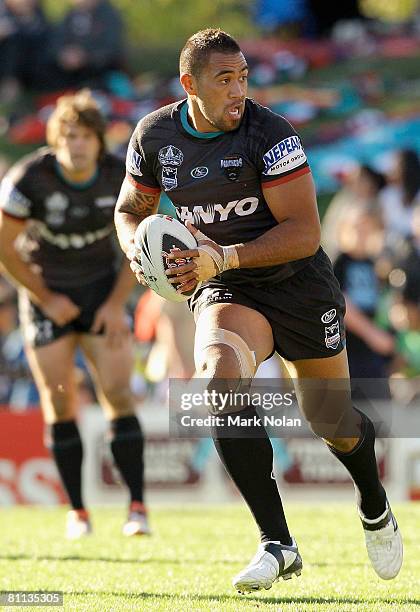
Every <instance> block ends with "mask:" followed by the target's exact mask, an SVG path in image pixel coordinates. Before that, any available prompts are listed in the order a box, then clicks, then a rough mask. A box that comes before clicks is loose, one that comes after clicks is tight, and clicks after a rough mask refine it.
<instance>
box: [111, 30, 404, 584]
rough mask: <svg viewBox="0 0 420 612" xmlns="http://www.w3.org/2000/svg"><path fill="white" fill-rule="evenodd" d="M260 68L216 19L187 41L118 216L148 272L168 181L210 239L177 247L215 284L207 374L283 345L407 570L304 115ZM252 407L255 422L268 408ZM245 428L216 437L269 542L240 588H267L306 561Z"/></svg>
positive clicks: (185, 284)
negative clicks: (354, 394)
mask: <svg viewBox="0 0 420 612" xmlns="http://www.w3.org/2000/svg"><path fill="white" fill-rule="evenodd" d="M247 75H248V67H247V63H246V60H245V57H244V55H243V54H242V52H241V49H240V48H239V46H238V44H237V43H236V42H235V40H233V39H232V38H231V36H229V35H228V34H226V33H225V32H223V31H220V30H214V29H208V30H204V31H200V32H197V33H196V34H194V35H193V36H192V37H191V38H190V39H189V40H188V41H187V43H186V44H185V46H184V48H183V49H182V51H181V56H180V80H181V84H182V86H183V88H184V90H185V92H186V94H187V100H182V101H181V102H177V103H175V104H171V105H168V106H166V107H164V108H161V109H159V110H157V111H155V112H153V113H151V114H149V115H147V116H146V117H145V118H143V119H142V120H141V121H140V122H139V124H138V126H137V127H136V129H135V131H134V133H133V136H132V138H131V141H130V144H129V149H128V153H127V164H126V166H127V175H126V179H125V180H124V183H123V186H122V189H121V193H120V196H119V199H118V202H117V206H116V213H115V220H116V226H117V232H118V236H119V240H120V243H121V247H122V249H123V250H124V252H125V253H126V255H127V257H128V258H129V259H130V260H131V267H132V269H133V270H134V271H135V272H136V275H137V278H138V280H139V281H140V282H144V277H143V275H142V270H141V267H140V266H139V263H138V261H137V260H136V252H135V249H134V247H133V236H134V233H135V230H136V228H137V226H138V224H139V223H140V221H142V220H143V219H144V218H146V217H147V216H148V215H150V214H154V213H156V211H157V207H158V202H159V194H160V192H161V190H165V191H167V192H170V197H171V200H172V202H173V203H174V205H175V207H176V209H177V215H178V218H179V219H180V220H181V221H183V222H185V223H186V224H187V226H188V228H189V229H190V231H191V232H192V233H193V234H194V235H195V237H196V239H197V241H198V249H194V250H190V251H184V252H181V253H177V254H175V253H173V254H172V257H173V258H174V259H175V258H177V257H179V258H180V257H192V262H191V263H187V264H185V265H184V266H181V267H178V268H177V269H176V270H175V272H174V274H176V275H177V276H176V277H175V276H172V279H171V280H172V282H177V283H179V282H181V286H180V287H179V288H178V291H181V292H187V291H190V290H191V289H193V288H194V287H195V286H196V285H197V283H198V281H201V282H202V284H201V286H200V288H199V289H198V290H197V291H196V292H195V294H194V296H193V298H192V299H191V300H190V307H191V309H192V311H193V313H194V316H195V319H196V336H195V360H196V369H197V375H198V376H200V377H206V378H207V379H208V381H209V382H208V384H209V387H212V388H218V387H219V388H220V385H223V381H230V380H237V381H239V382H240V381H241V380H243V379H249V378H252V377H253V375H254V374H255V371H256V369H257V368H258V366H259V364H260V363H261V362H262V361H264V360H265V359H266V358H267V357H268V356H270V355H271V354H272V353H273V352H274V351H277V352H278V353H279V354H280V356H281V357H282V358H283V359H284V361H285V363H286V365H287V367H288V369H289V372H290V374H291V376H292V377H293V379H294V382H295V389H296V394H297V397H298V400H299V404H300V409H301V411H302V412H303V414H304V415H305V417H306V419H307V421H308V423H309V425H310V427H311V428H312V430H313V431H314V433H315V434H316V435H317V436H319V437H321V438H322V439H323V440H324V442H325V443H326V445H327V447H328V449H329V450H330V451H331V453H333V454H334V455H335V456H336V457H337V459H338V460H339V461H340V462H341V463H342V464H343V465H344V466H345V467H346V468H347V470H348V471H349V473H350V475H351V477H352V479H353V481H354V486H355V490H356V498H357V506H358V512H359V516H360V518H361V521H362V526H363V529H364V533H365V539H366V546H367V551H368V555H369V557H370V560H371V562H372V565H373V567H374V569H375V571H376V572H377V574H378V575H379V576H380V577H381V578H383V579H390V578H394V577H395V576H396V575H397V574H398V572H399V569H400V567H401V564H402V539H401V535H400V531H399V529H398V527H397V524H396V521H395V518H394V516H393V514H392V512H391V509H390V506H389V504H388V501H387V497H386V493H385V490H384V488H383V486H382V484H381V483H380V481H379V478H378V470H377V464H376V458H375V451H374V441H375V430H374V427H373V424H372V422H371V421H370V420H369V418H368V417H367V416H365V415H363V414H361V413H360V412H359V411H357V410H356V409H354V408H353V407H352V404H351V398H350V385H349V373H348V366H347V356H346V350H345V338H344V323H343V317H344V311H345V305H344V300H343V296H342V294H341V292H340V288H339V285H338V282H337V280H336V279H335V277H334V275H333V273H332V269H331V264H330V261H329V259H328V258H327V256H326V255H325V253H324V251H323V250H322V248H321V247H320V243H319V242H320V223H319V218H318V211H317V204H316V196H315V189H314V183H313V180H312V176H311V172H310V169H309V166H308V163H307V161H306V156H305V153H304V150H303V148H302V145H301V143H300V140H299V137H298V135H297V134H296V132H295V131H294V129H293V128H292V126H291V125H290V124H289V123H288V122H287V121H286V120H285V119H284V118H283V117H281V116H279V115H277V114H275V113H273V112H271V111H270V110H269V109H267V108H264V107H262V106H260V105H259V104H256V103H255V102H254V101H252V100H251V99H249V98H247ZM168 274H169V277H170V278H171V272H168ZM216 408H218V407H215V409H216ZM235 409H236V408H235V406H230V407H229V409H228V410H230V411H233V410H235ZM241 414H242V416H243V417H244V418H247V419H249V420H250V422H251V420H252V416H254V415H255V411H254V408H253V407H248V408H246V409H245V410H242V412H241ZM257 429H259V430H258V431H256V430H257ZM234 430H235V427H234V426H231V427H230V428H229V435H228V436H226V432H224V431H223V430H222V428H219V427H218V426H215V427H214V428H213V432H212V433H213V438H214V443H215V446H216V449H217V451H218V454H219V456H220V458H221V460H222V462H223V464H224V466H225V468H226V470H227V471H228V473H229V474H230V476H231V478H232V480H233V481H234V482H235V484H236V485H237V487H238V489H239V491H240V492H241V494H242V496H243V498H244V499H245V501H246V503H247V504H248V506H249V508H250V510H251V512H252V514H253V516H254V518H255V521H256V523H257V525H258V527H259V529H260V532H261V544H260V546H259V549H258V551H257V554H256V555H255V557H254V558H253V559H252V560H251V562H250V563H249V564H248V566H247V567H245V569H244V570H242V571H241V572H240V573H239V574H238V575H237V576H236V577H235V578H234V579H233V585H234V587H235V588H236V589H237V590H238V591H240V592H246V591H252V590H257V589H260V588H265V589H268V588H270V587H271V585H272V584H273V582H274V581H275V580H277V579H278V578H279V577H283V578H289V577H291V575H292V574H296V575H299V574H300V572H301V568H302V560H301V557H300V555H299V551H298V547H297V544H296V541H295V539H294V538H293V537H292V536H291V535H290V533H289V530H288V526H287V522H286V518H285V515H284V511H283V506H282V502H281V499H280V495H279V492H278V489H277V485H276V483H275V481H274V480H273V479H272V477H271V474H272V464H273V451H272V447H271V443H270V441H269V439H268V437H267V434H266V432H265V430H264V428H263V427H262V425H261V427H259V428H258V426H256V428H255V430H254V431H255V437H252V438H250V437H244V436H241V431H240V426H238V431H234Z"/></svg>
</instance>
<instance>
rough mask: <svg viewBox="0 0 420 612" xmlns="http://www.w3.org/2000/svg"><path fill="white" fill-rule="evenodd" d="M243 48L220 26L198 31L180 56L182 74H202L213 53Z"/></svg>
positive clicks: (236, 50) (229, 51) (238, 51)
mask: <svg viewBox="0 0 420 612" xmlns="http://www.w3.org/2000/svg"><path fill="white" fill-rule="evenodd" d="M240 52H241V48H240V46H239V45H238V43H237V42H236V40H235V39H234V38H232V36H230V34H227V32H224V31H223V30H220V29H219V28H207V29H206V30H200V31H199V32H196V33H195V34H193V35H192V36H190V38H189V39H188V40H187V42H186V43H185V45H184V47H183V49H182V51H181V55H180V58H179V71H180V74H191V75H192V76H194V77H198V76H200V74H201V72H202V70H203V68H204V67H205V66H206V64H207V62H208V60H209V56H210V54H211V53H240Z"/></svg>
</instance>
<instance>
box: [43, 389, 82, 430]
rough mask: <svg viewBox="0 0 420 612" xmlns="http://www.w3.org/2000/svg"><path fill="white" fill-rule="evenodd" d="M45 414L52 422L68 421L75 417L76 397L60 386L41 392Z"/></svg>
mask: <svg viewBox="0 0 420 612" xmlns="http://www.w3.org/2000/svg"><path fill="white" fill-rule="evenodd" d="M40 398H41V406H42V409H43V412H44V414H45V415H47V417H48V421H50V422H59V421H66V420H68V419H70V418H72V417H73V415H74V397H73V395H72V394H71V393H68V392H67V391H66V390H65V388H63V387H61V386H60V385H59V386H57V387H56V388H55V387H54V388H46V389H43V390H41V392H40Z"/></svg>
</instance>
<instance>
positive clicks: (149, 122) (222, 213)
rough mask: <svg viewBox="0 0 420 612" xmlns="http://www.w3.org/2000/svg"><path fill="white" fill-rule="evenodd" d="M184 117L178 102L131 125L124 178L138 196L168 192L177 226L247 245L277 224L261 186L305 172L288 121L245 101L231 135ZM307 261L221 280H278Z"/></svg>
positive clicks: (305, 165)
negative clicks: (201, 129)
mask: <svg viewBox="0 0 420 612" xmlns="http://www.w3.org/2000/svg"><path fill="white" fill-rule="evenodd" d="M186 115H187V102H186V101H185V100H182V101H180V102H176V103H175V104H170V105H168V106H165V107H163V108H161V109H159V110H157V111H154V112H153V113H150V114H149V115H147V116H146V117H144V118H143V119H142V120H141V121H140V122H139V123H138V125H137V127H136V129H135V131H134V133H133V135H132V137H131V141H130V144H129V147H128V151H127V160H126V169H127V177H128V180H130V182H132V184H133V185H135V186H137V187H138V188H139V189H141V190H143V191H145V192H150V193H156V194H157V193H159V192H160V191H161V190H163V191H165V192H167V193H168V195H169V197H170V199H171V200H172V202H173V204H174V206H175V207H176V213H177V216H178V219H179V220H180V221H182V222H184V223H185V221H187V220H189V221H191V222H192V223H193V224H194V225H195V226H196V227H197V228H199V229H200V230H201V231H202V232H203V233H204V234H206V235H207V236H209V237H210V238H212V239H213V240H214V241H215V242H217V243H218V244H221V245H229V244H235V243H238V242H239V243H240V242H244V243H246V242H249V241H250V240H254V239H255V238H258V237H259V236H260V235H261V234H263V233H265V232H266V231H268V230H269V229H271V228H272V227H274V226H275V225H277V221H276V219H275V218H274V217H273V215H272V214H271V211H270V209H269V207H268V205H267V203H266V201H265V199H264V196H263V192H262V184H263V185H264V186H265V187H267V186H275V185H279V184H280V183H283V182H286V181H289V180H292V179H294V178H297V177H298V176H301V175H303V174H306V173H308V172H310V169H309V166H308V162H307V160H306V155H305V152H304V150H303V148H302V144H301V142H300V139H299V136H298V135H297V134H296V132H295V130H294V129H293V127H292V126H291V125H290V123H289V122H288V121H287V120H286V119H284V117H281V116H280V115H277V114H276V113H273V112H272V111H271V110H270V109H268V108H265V107H263V106H261V105H260V104H257V103H256V102H254V101H253V100H250V99H247V100H246V105H245V112H244V115H243V118H242V121H241V124H240V126H239V128H238V129H237V130H235V131H232V132H220V133H219V134H216V135H214V134H200V133H198V132H196V131H195V130H193V128H191V126H189V124H188V123H187V116H186ZM315 256H316V255H315ZM311 259H312V257H307V258H305V259H300V260H296V261H292V262H288V263H285V264H281V265H277V266H271V267H264V268H241V269H238V270H229V271H227V272H224V273H223V275H222V276H223V279H224V280H229V281H231V282H234V283H247V282H249V281H251V282H252V283H253V284H259V283H262V284H265V283H267V282H279V281H282V280H284V279H285V278H288V277H289V276H292V275H293V274H294V273H295V272H297V271H298V270H300V269H302V268H303V267H304V266H305V265H306V264H307V263H308V262H309V261H310V260H311Z"/></svg>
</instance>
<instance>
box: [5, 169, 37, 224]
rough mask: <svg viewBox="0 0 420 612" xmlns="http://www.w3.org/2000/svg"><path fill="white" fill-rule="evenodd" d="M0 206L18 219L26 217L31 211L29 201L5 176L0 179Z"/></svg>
mask: <svg viewBox="0 0 420 612" xmlns="http://www.w3.org/2000/svg"><path fill="white" fill-rule="evenodd" d="M0 207H1V208H2V209H3V210H4V212H6V213H8V214H9V215H12V216H13V217H19V218H20V219H26V218H27V217H29V215H30V213H31V201H30V200H29V199H28V198H27V197H26V196H24V195H23V193H21V192H20V191H19V189H18V188H17V187H16V186H15V185H14V183H13V182H12V181H11V180H10V179H9V178H7V177H6V178H4V179H3V180H2V182H1V186H0Z"/></svg>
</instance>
